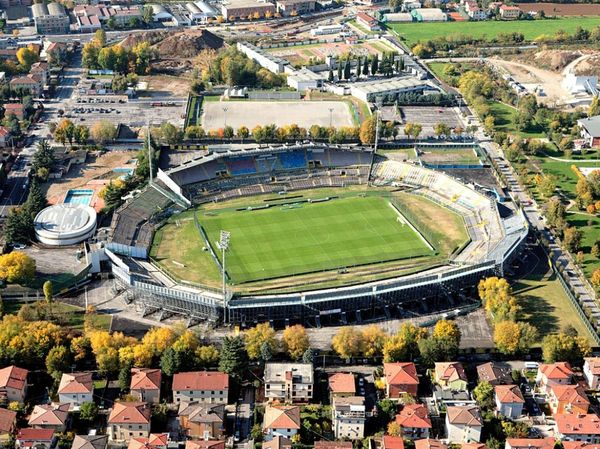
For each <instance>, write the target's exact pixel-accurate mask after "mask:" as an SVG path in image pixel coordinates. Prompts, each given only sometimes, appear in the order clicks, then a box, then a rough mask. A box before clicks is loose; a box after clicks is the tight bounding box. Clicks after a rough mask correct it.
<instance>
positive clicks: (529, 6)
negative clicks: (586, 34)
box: [517, 3, 600, 16]
mask: <svg viewBox="0 0 600 449" xmlns="http://www.w3.org/2000/svg"><path fill="white" fill-rule="evenodd" d="M517 6H518V7H520V8H521V9H522V10H523V11H527V12H529V11H534V12H540V11H544V13H545V14H546V15H547V16H595V15H598V14H600V5H599V4H582V3H569V4H564V3H517Z"/></svg>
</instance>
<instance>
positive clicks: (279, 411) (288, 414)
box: [263, 405, 300, 441]
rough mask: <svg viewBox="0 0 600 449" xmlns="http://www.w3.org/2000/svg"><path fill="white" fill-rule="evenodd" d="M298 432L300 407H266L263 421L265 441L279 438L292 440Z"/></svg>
mask: <svg viewBox="0 0 600 449" xmlns="http://www.w3.org/2000/svg"><path fill="white" fill-rule="evenodd" d="M298 430H300V407H298V406H297V405H267V407H266V408H265V416H264V420H263V433H264V434H265V441H270V440H272V439H273V438H274V437H277V436H281V437H285V438H290V439H291V438H292V437H293V436H294V435H296V434H297V433H298Z"/></svg>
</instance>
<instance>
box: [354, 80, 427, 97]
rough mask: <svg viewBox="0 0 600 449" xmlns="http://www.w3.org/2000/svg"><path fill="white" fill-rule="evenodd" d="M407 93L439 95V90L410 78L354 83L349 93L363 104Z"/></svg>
mask: <svg viewBox="0 0 600 449" xmlns="http://www.w3.org/2000/svg"><path fill="white" fill-rule="evenodd" d="M408 92H420V93H439V90H438V89H437V88H436V87H435V86H434V85H433V84H431V83H430V82H427V81H422V80H418V79H416V78H414V77H412V76H409V77H402V78H390V79H384V80H380V81H370V82H366V83H354V84H352V85H351V86H350V93H351V94H352V95H353V96H354V97H356V98H358V99H360V100H362V101H364V102H375V101H376V100H377V99H378V98H381V99H383V100H384V101H390V98H391V97H395V96H397V95H398V94H402V93H408Z"/></svg>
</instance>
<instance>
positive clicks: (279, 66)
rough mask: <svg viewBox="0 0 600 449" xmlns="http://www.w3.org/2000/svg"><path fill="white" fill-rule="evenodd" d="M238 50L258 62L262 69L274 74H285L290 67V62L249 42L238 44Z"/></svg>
mask: <svg viewBox="0 0 600 449" xmlns="http://www.w3.org/2000/svg"><path fill="white" fill-rule="evenodd" d="M237 49H238V50H239V51H241V52H242V53H244V54H245V55H246V56H248V57H249V58H250V59H252V60H253V61H256V62H257V63H258V64H260V66H261V67H264V68H265V69H267V70H269V71H270V72H273V73H277V74H279V73H284V71H285V67H286V66H287V65H289V62H288V61H286V60H284V59H282V58H279V57H277V56H275V55H272V54H270V53H269V52H266V51H264V50H263V49H261V48H259V47H257V46H256V45H253V44H249V43H247V42H238V43H237Z"/></svg>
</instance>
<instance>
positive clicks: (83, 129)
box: [73, 125, 90, 145]
mask: <svg viewBox="0 0 600 449" xmlns="http://www.w3.org/2000/svg"><path fill="white" fill-rule="evenodd" d="M73 134H74V138H75V142H77V143H78V144H79V145H84V144H85V143H86V142H87V140H88V139H89V138H90V130H89V129H88V127H87V126H84V125H77V126H75V131H74V133H73Z"/></svg>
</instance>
